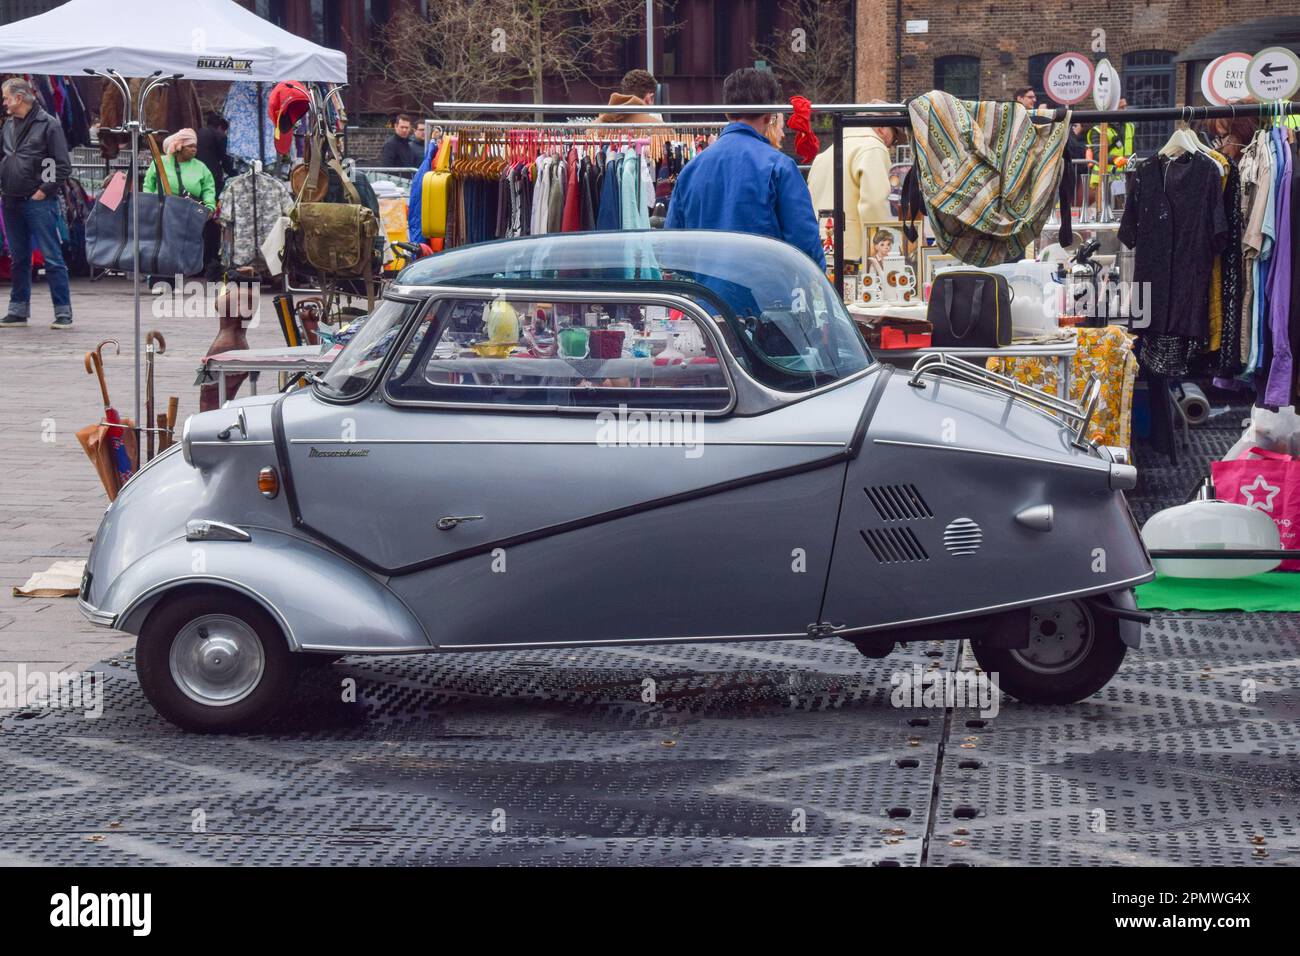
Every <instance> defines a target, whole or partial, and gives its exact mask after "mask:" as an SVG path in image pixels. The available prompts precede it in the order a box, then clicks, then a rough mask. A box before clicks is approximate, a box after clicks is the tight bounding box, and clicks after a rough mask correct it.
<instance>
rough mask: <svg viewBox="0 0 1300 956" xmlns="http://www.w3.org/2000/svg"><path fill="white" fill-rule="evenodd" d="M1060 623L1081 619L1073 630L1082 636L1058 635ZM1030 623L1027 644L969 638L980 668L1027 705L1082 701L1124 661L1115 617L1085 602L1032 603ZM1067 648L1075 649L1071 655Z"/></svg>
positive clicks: (1073, 622)
mask: <svg viewBox="0 0 1300 956" xmlns="http://www.w3.org/2000/svg"><path fill="white" fill-rule="evenodd" d="M1051 615H1054V616H1051ZM1061 621H1064V622H1065V624H1066V625H1077V624H1079V623H1080V622H1083V627H1082V628H1077V627H1076V628H1075V630H1076V631H1077V632H1078V633H1079V634H1080V635H1082V637H1081V638H1073V637H1071V635H1069V634H1065V633H1062V632H1061V631H1060V630H1059V628H1060V624H1059V623H1058V622H1061ZM1029 626H1030V635H1031V636H1030V646H1029V647H1027V648H1023V649H1012V648H1006V647H991V646H989V645H988V644H987V643H984V642H981V641H979V640H973V641H972V642H971V648H972V650H974V652H975V659H976V660H978V661H979V664H980V667H981V668H983V669H984V671H985V672H986V673H989V674H994V675H996V677H997V684H998V687H1000V688H1001V689H1002V690H1003V691H1005V692H1006V693H1008V694H1010V695H1011V696H1012V697H1014V698H1016V699H1017V700H1019V701H1023V702H1024V703H1026V704H1076V703H1078V702H1080V701H1083V700H1087V699H1088V698H1089V697H1091V696H1092V695H1093V694H1095V693H1097V691H1099V690H1101V689H1102V688H1103V687H1105V686H1106V684H1107V683H1109V682H1110V679H1111V678H1112V677H1114V676H1115V674H1116V672H1117V671H1118V670H1119V666H1120V664H1121V663H1122V662H1123V660H1124V652H1125V650H1126V649H1127V648H1126V647H1125V646H1124V642H1123V641H1121V640H1120V637H1119V621H1118V619H1117V618H1114V617H1112V616H1110V615H1105V614H1100V613H1098V612H1097V611H1096V610H1094V609H1093V608H1092V607H1090V606H1089V605H1088V602H1086V601H1058V602H1055V603H1051V604H1041V605H1034V607H1033V608H1031V609H1030V625H1029ZM1075 641H1077V648H1076V644H1075ZM1071 648H1075V649H1074V650H1073V653H1071ZM1061 655H1064V656H1063V657H1061Z"/></svg>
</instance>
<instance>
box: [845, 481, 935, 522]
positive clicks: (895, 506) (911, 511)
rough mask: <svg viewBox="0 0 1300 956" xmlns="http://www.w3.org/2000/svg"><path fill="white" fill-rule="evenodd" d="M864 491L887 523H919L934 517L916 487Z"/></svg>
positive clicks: (896, 486)
mask: <svg viewBox="0 0 1300 956" xmlns="http://www.w3.org/2000/svg"><path fill="white" fill-rule="evenodd" d="M862 490H863V491H865V492H866V493H867V498H869V499H870V500H871V504H872V506H873V507H874V508H875V509H876V514H878V515H880V517H881V518H883V519H884V520H885V521H917V520H920V519H922V518H933V517H934V512H933V511H931V510H930V506H929V505H927V504H926V503H925V499H924V498H922V497H921V493H920V492H919V491H917V490H916V485H874V486H872V487H870V488H863V489H862Z"/></svg>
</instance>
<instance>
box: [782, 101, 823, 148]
mask: <svg viewBox="0 0 1300 956" xmlns="http://www.w3.org/2000/svg"><path fill="white" fill-rule="evenodd" d="M790 105H791V106H793V107H794V113H793V114H791V116H790V122H789V123H787V124H786V125H787V126H789V127H790V128H791V129H792V130H794V132H795V137H794V151H795V155H797V156H798V157H799V161H800V162H804V163H811V162H812V161H813V160H814V159H816V158H817V153H818V151H819V150H820V149H821V146H822V144H821V141H820V140H818V139H817V134H816V133H814V132H813V131H812V104H811V103H810V102H808V99H807V98H806V97H803V96H792V97H790Z"/></svg>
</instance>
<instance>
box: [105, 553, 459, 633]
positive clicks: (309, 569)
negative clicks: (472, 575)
mask: <svg viewBox="0 0 1300 956" xmlns="http://www.w3.org/2000/svg"><path fill="white" fill-rule="evenodd" d="M248 530H249V532H250V533H251V534H252V540H251V541H186V540H184V539H176V540H173V541H169V542H167V543H166V544H164V545H162V546H161V547H159V548H157V549H155V550H153V551H151V552H149V553H148V554H146V555H145V556H144V557H142V558H140V559H139V560H138V561H136V562H134V563H133V564H131V565H130V566H129V567H128V568H126V569H125V570H124V571H123V572H122V573H121V574H120V575H118V576H117V578H116V579H114V580H113V581H112V582H111V583H110V584H109V585H108V589H107V590H106V591H105V592H104V598H103V600H102V601H101V602H100V604H99V607H98V609H97V611H98V613H99V614H100V615H101V617H103V618H108V617H109V616H110V615H111V617H112V621H113V626H114V627H116V628H117V629H118V630H121V631H127V632H128V633H131V634H139V633H140V629H141V628H142V627H143V626H144V622H145V619H146V618H147V617H148V616H149V612H150V611H152V610H153V608H154V607H155V606H156V605H157V603H158V601H159V600H161V599H162V598H163V597H165V596H166V595H167V594H168V593H172V592H175V591H176V590H177V589H179V588H184V587H189V586H192V585H195V584H203V585H213V586H217V587H225V588H230V589H231V590H233V591H237V592H239V593H240V594H244V595H246V596H247V597H249V598H251V599H252V600H254V601H257V602H258V603H259V604H261V605H262V606H263V607H264V608H266V610H267V611H268V612H269V613H270V614H271V615H272V616H273V617H274V618H275V619H276V620H277V621H278V622H279V623H280V626H281V628H282V629H283V630H284V633H285V635H286V637H287V638H288V641H289V646H290V648H291V649H293V650H295V651H333V652H336V653H349V652H351V653H401V652H409V651H417V650H418V651H429V650H435V649H436V648H435V647H434V646H433V644H432V642H431V641H430V640H429V636H428V634H427V633H426V632H425V630H424V628H423V627H422V626H421V625H420V622H419V621H418V620H416V618H415V616H414V615H413V614H412V613H411V612H410V610H409V609H408V608H407V607H406V605H405V604H403V603H402V602H401V600H399V599H398V597H397V596H396V595H395V594H393V592H392V591H390V590H389V589H388V588H387V587H386V586H385V585H384V583H383V582H382V581H380V580H378V579H376V578H374V577H372V576H371V575H369V574H367V573H366V572H365V571H363V570H361V569H360V568H358V567H357V566H356V565H354V564H351V563H349V562H348V561H345V560H344V559H342V558H340V557H338V556H337V555H335V554H333V553H332V552H330V551H327V550H325V549H324V548H321V547H320V546H318V545H315V544H312V543H311V542H308V541H304V540H303V539H301V538H297V537H294V536H292V535H288V534H284V533H282V532H278V531H268V530H265V529H261V528H252V529H248Z"/></svg>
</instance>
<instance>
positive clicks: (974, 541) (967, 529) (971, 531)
mask: <svg viewBox="0 0 1300 956" xmlns="http://www.w3.org/2000/svg"><path fill="white" fill-rule="evenodd" d="M983 543H984V532H983V531H982V530H980V526H979V525H977V524H976V523H975V522H974V521H971V519H970V518H954V519H953V520H952V521H951V522H949V524H948V527H946V528H944V529H943V546H944V547H945V548H947V549H948V553H949V554H951V555H953V556H954V557H957V556H959V555H963V554H974V553H975V552H976V551H978V550H979V549H980V545H982V544H983Z"/></svg>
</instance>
